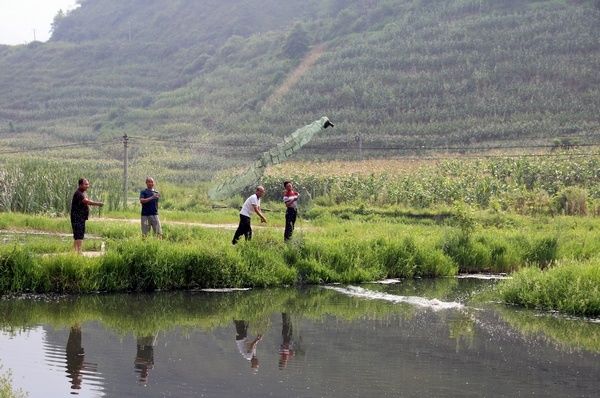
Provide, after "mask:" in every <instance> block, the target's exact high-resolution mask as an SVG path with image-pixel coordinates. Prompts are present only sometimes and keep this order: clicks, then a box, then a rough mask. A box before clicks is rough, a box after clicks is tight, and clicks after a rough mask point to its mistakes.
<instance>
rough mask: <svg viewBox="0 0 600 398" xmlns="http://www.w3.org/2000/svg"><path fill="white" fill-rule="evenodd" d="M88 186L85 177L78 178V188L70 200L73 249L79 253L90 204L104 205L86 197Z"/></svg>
mask: <svg viewBox="0 0 600 398" xmlns="http://www.w3.org/2000/svg"><path fill="white" fill-rule="evenodd" d="M89 187H90V182H89V181H88V180H87V179H86V178H80V179H79V188H77V191H75V193H74V194H73V200H71V227H72V229H73V249H74V250H75V252H77V253H78V254H81V246H82V244H83V238H84V236H85V222H86V221H87V219H88V217H89V216H90V206H98V207H102V206H104V203H102V202H96V201H93V200H91V199H89V198H88V197H87V194H86V193H85V192H86V191H87V190H88V188H89Z"/></svg>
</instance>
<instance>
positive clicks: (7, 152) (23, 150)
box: [0, 140, 114, 155]
mask: <svg viewBox="0 0 600 398" xmlns="http://www.w3.org/2000/svg"><path fill="white" fill-rule="evenodd" d="M111 143H114V140H111V141H85V142H78V143H71V144H62V145H53V146H45V147H35V148H27V149H15V150H12V151H0V155H5V154H17V153H28V152H38V151H48V150H52V149H63V148H75V147H79V146H97V145H104V144H111Z"/></svg>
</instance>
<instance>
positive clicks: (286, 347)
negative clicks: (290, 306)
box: [279, 312, 294, 369]
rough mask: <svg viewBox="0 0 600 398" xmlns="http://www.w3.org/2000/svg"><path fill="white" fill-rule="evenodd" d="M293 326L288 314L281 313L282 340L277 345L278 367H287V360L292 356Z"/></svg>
mask: <svg viewBox="0 0 600 398" xmlns="http://www.w3.org/2000/svg"><path fill="white" fill-rule="evenodd" d="M292 335H293V327H292V321H291V319H290V315H289V314H287V313H285V312H282V313H281V337H282V342H281V345H280V346H279V369H283V368H285V367H287V364H288V361H289V360H290V358H291V357H293V356H294V343H293V340H292Z"/></svg>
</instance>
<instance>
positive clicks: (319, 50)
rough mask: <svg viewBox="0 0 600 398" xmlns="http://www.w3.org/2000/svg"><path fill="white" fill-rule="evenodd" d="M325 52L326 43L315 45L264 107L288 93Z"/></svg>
mask: <svg viewBox="0 0 600 398" xmlns="http://www.w3.org/2000/svg"><path fill="white" fill-rule="evenodd" d="M324 52H325V44H319V45H317V46H315V47H314V48H313V49H312V50H311V51H310V52H309V53H308V54H306V56H305V57H304V59H303V60H302V62H300V65H298V66H297V67H296V69H294V71H293V72H292V73H291V74H290V75H289V76H288V78H287V79H285V81H284V82H283V83H282V84H281V86H279V87H278V88H277V89H276V90H275V91H274V92H273V94H271V95H270V96H269V98H267V100H266V101H265V104H264V105H263V109H267V108H270V107H271V106H273V104H274V103H275V102H276V101H277V100H279V99H280V98H282V97H283V96H284V95H286V94H287V92H288V91H290V89H291V88H292V87H294V86H295V85H296V83H298V81H299V80H300V78H301V77H302V76H303V75H304V74H305V73H306V72H308V71H309V70H310V68H311V67H312V66H313V65H314V64H315V63H316V62H317V60H318V59H319V58H321V55H323V53H324Z"/></svg>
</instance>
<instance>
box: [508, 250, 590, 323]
mask: <svg viewBox="0 0 600 398" xmlns="http://www.w3.org/2000/svg"><path fill="white" fill-rule="evenodd" d="M599 262H600V260H599V259H594V260H591V261H589V262H586V263H583V264H581V263H579V262H575V261H566V262H564V263H561V264H559V265H557V266H555V267H552V268H550V269H547V270H539V269H536V268H527V269H524V270H521V271H519V272H517V273H516V274H515V275H514V277H513V279H512V280H509V281H506V282H505V283H503V284H502V286H501V287H500V294H501V296H502V299H503V300H504V301H505V302H507V303H510V304H515V305H519V306H523V307H528V308H536V309H541V310H551V311H560V312H562V313H566V314H572V315H581V316H587V317H598V316H600V266H599V265H598V264H599Z"/></svg>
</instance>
